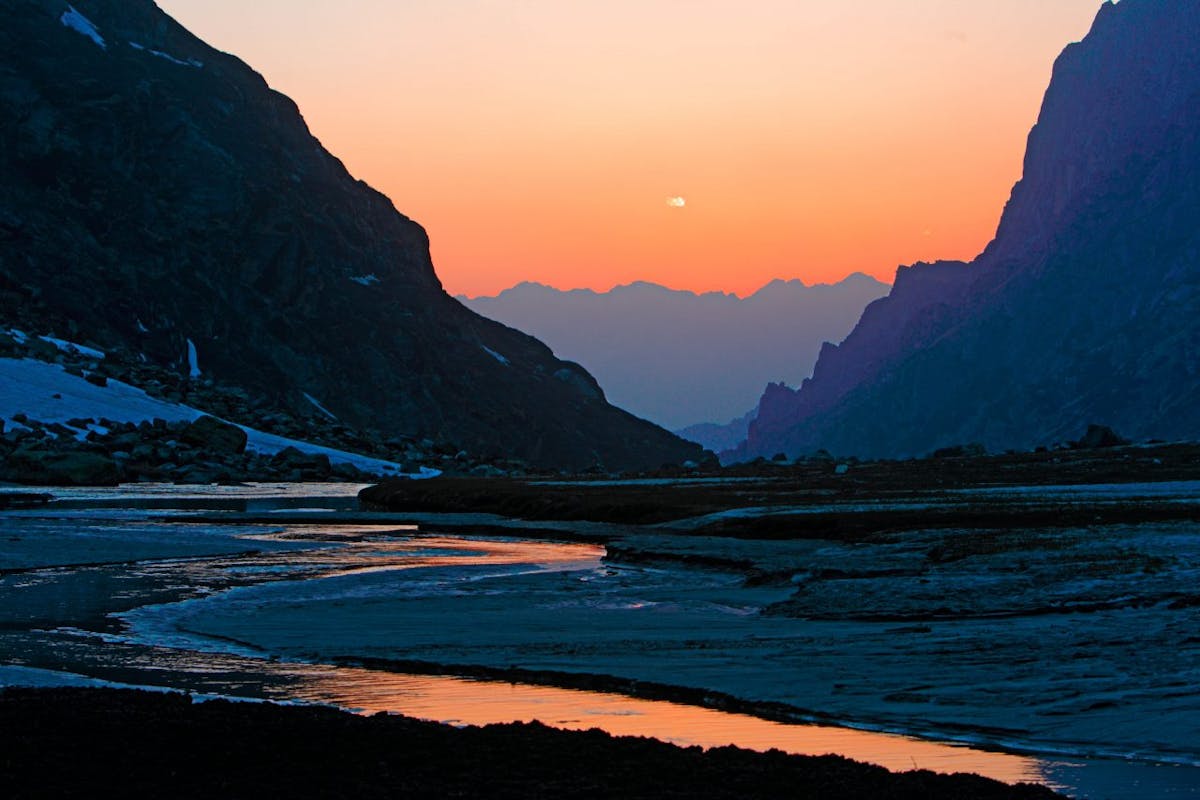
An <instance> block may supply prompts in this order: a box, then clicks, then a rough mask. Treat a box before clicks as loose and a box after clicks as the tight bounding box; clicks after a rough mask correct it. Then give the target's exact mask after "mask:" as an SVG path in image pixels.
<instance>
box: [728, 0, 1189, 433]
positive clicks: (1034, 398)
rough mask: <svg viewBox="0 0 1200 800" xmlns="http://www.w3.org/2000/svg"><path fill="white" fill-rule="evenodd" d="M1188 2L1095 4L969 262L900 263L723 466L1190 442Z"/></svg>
mask: <svg viewBox="0 0 1200 800" xmlns="http://www.w3.org/2000/svg"><path fill="white" fill-rule="evenodd" d="M1197 42H1200V3H1195V2H1191V1H1190V0H1189V1H1188V2H1183V1H1182V0H1178V1H1168V0H1123V2H1121V3H1119V4H1115V5H1113V4H1106V5H1105V6H1103V7H1102V8H1101V10H1100V13H1099V15H1098V16H1097V18H1096V21H1095V23H1094V25H1093V27H1092V30H1091V32H1090V33H1089V34H1088V36H1087V37H1086V38H1085V39H1084V40H1083V41H1082V42H1080V43H1078V44H1073V45H1071V46H1069V47H1068V48H1067V49H1066V50H1065V51H1064V52H1063V53H1062V55H1061V56H1060V57H1059V58H1058V60H1057V62H1056V63H1055V66H1054V72H1053V77H1052V80H1051V83H1050V87H1049V89H1048V90H1047V92H1046V96H1045V100H1044V103H1043V106H1042V111H1041V114H1040V116H1039V118H1038V122H1037V125H1036V126H1035V127H1034V128H1033V130H1032V132H1031V133H1030V135H1029V143H1028V148H1027V152H1026V157H1025V169H1024V176H1023V177H1022V179H1021V180H1020V182H1018V183H1017V184H1016V186H1014V188H1013V192H1012V196H1011V198H1010V200H1009V202H1008V204H1007V205H1006V207H1005V209H1004V213H1003V216H1002V218H1001V220H1000V224H999V227H998V230H997V233H996V238H995V239H994V240H993V241H992V243H991V244H989V245H988V247H987V249H986V250H985V251H984V252H983V253H982V254H981V255H980V256H979V258H977V259H976V260H975V261H974V262H973V263H971V264H969V265H950V264H936V265H927V264H918V265H915V266H913V267H910V268H901V270H900V272H899V273H898V274H897V280H896V283H895V287H894V289H893V290H892V293H891V294H890V295H889V296H888V297H887V298H884V299H882V300H879V301H877V302H876V303H874V304H872V305H871V306H870V307H868V309H867V311H866V312H865V313H864V314H863V317H862V319H861V320H860V322H859V324H858V326H857V327H856V328H855V329H854V332H853V333H851V334H850V336H849V337H847V339H846V340H845V341H844V342H843V343H842V344H841V345H840V346H838V347H836V348H835V347H833V346H832V345H830V346H827V347H826V349H825V350H824V351H823V352H822V354H821V358H820V359H819V360H818V363H817V366H816V369H815V371H814V376H813V378H812V380H811V381H809V382H806V383H805V384H804V385H803V386H802V387H801V388H800V389H799V390H798V391H792V390H788V389H783V390H782V391H781V390H780V388H779V387H774V388H773V389H772V390H770V391H769V392H768V394H767V395H764V397H763V402H762V404H761V405H760V408H759V416H758V419H757V421H756V422H755V423H754V424H752V425H751V428H750V436H749V440H748V442H747V444H746V445H745V446H743V447H742V448H740V449H739V450H738V451H737V453H736V455H737V456H753V455H770V454H771V453H774V452H776V451H779V450H786V451H788V452H790V453H793V454H799V453H804V452H810V451H812V450H815V449H817V448H820V447H825V448H828V449H830V450H833V451H835V452H841V453H854V454H858V455H864V456H866V455H870V456H904V455H914V454H923V453H926V452H928V451H930V450H932V449H934V448H936V447H940V446H944V445H948V444H953V443H959V442H966V441H980V442H983V443H984V444H986V445H987V446H988V447H989V448H992V449H1002V448H1009V447H1029V446H1033V445H1036V444H1040V443H1046V442H1050V441H1054V440H1061V439H1065V438H1069V437H1074V436H1075V435H1078V434H1079V433H1080V432H1081V431H1082V429H1083V427H1084V425H1085V423H1087V422H1089V421H1097V422H1104V423H1107V424H1110V425H1113V426H1115V427H1116V428H1117V429H1118V430H1120V431H1122V432H1123V433H1125V434H1127V435H1131V436H1134V437H1155V436H1157V437H1163V438H1179V437H1188V438H1195V437H1197V436H1200V402H1198V401H1200V380H1198V376H1200V314H1198V312H1200V235H1198V231H1200V47H1197V44H1196V43H1197Z"/></svg>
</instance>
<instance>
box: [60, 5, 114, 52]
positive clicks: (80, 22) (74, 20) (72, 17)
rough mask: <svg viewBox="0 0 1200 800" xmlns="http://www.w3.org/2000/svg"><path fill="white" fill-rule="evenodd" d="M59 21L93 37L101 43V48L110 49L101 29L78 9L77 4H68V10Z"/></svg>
mask: <svg viewBox="0 0 1200 800" xmlns="http://www.w3.org/2000/svg"><path fill="white" fill-rule="evenodd" d="M58 21H59V22H61V23H62V24H63V25H66V26H67V27H68V28H70V29H71V30H73V31H75V32H76V33H79V34H82V35H84V36H86V37H87V38H89V39H91V40H92V41H93V42H95V43H96V44H97V45H99V47H100V49H101V50H107V49H108V44H107V43H105V41H104V37H103V36H101V35H100V30H99V29H98V28H97V27H96V25H95V24H94V23H93V22H92V21H91V20H90V19H88V18H87V17H85V16H84V15H83V14H80V13H79V12H78V11H76V10H75V6H67V10H66V11H64V12H63V15H62V16H61V17H59V18H58Z"/></svg>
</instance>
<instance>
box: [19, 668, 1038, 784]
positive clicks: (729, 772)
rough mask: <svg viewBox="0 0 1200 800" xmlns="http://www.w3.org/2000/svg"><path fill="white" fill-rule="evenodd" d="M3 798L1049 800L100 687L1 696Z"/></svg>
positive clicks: (732, 756) (735, 756) (513, 730)
mask: <svg viewBox="0 0 1200 800" xmlns="http://www.w3.org/2000/svg"><path fill="white" fill-rule="evenodd" d="M0 796H3V797H6V798H10V800H17V798H28V797H96V796H120V797H179V798H190V797H197V798H199V797H205V798H212V797H222V798H224V797H282V798H308V797H322V798H327V797H347V798H349V797H353V798H374V797H397V798H399V797H403V798H411V797H439V798H440V797H462V798H534V797H545V798H571V797H620V798H671V797H680V798H682V797H688V798H755V797H763V798H766V797H771V798H780V797H797V798H825V799H827V800H830V799H831V800H836V799H837V798H866V797H870V798H914V799H915V798H980V799H981V800H983V799H984V798H1053V797H1057V796H1058V795H1055V794H1054V793H1053V792H1051V791H1050V790H1048V789H1045V788H1043V787H1035V786H1028V785H1022V786H1016V787H1011V786H1006V785H1004V784H1002V783H998V782H996V781H992V780H988V779H986V778H980V777H977V776H974V775H938V774H935V773H932V772H928V771H914V772H908V773H903V774H895V773H890V772H888V771H887V770H885V769H883V768H881V767H873V766H869V765H866V764H860V763H857V762H854V761H850V760H848V759H845V758H841V757H838V756H823V757H820V758H812V757H803V756H791V755H784V754H782V753H778V752H772V753H755V752H752V751H749V750H740V749H737V748H733V747H726V748H720V749H714V750H710V751H708V752H703V751H701V750H700V749H699V748H695V747H693V748H687V749H684V748H680V747H675V746H673V745H668V744H664V743H662V742H658V741H655V740H652V739H635V738H614V737H611V736H609V735H608V734H605V733H602V732H599V731H589V732H586V733H581V732H570V731H559V730H554V729H551V728H547V727H544V726H542V725H539V724H537V723H533V724H514V725H491V726H488V727H485V728H466V729H459V728H453V727H450V726H447V725H439V724H436V723H431V722H420V721H417V720H413V719H409V718H406V717H399V716H383V715H376V716H373V717H360V716H355V715H353V714H348V713H345V712H341V711H335V710H332V709H326V708H313V707H300V706H277V705H271V704H252V703H231V702H225V701H211V702H204V703H192V702H191V701H190V699H189V698H188V697H187V696H184V695H176V694H158V693H151V692H138V691H126V690H108V689H19V690H18V689H10V690H7V691H5V692H4V693H2V694H0Z"/></svg>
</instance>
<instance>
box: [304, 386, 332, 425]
mask: <svg viewBox="0 0 1200 800" xmlns="http://www.w3.org/2000/svg"><path fill="white" fill-rule="evenodd" d="M302 394H303V395H304V399H305V400H307V401H308V402H310V403H312V404H313V408H315V409H317V411H320V412H321V413H322V414H324V415H325V416H327V417H329V418H330V419H333V420H336V419H337V417H336V416H334V414H333V412H332V411H330V410H329V409H328V408H326V407H325V406H323V405H321V404H320V403H319V402H318V401H317V398H315V397H313V396H312V395H311V394H309V393H308V392H302Z"/></svg>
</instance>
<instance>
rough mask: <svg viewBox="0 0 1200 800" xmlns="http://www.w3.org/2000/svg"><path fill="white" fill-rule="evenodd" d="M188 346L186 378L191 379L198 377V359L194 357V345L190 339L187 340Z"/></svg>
mask: <svg viewBox="0 0 1200 800" xmlns="http://www.w3.org/2000/svg"><path fill="white" fill-rule="evenodd" d="M187 346H188V376H189V377H191V378H199V377H200V358H199V356H197V355H196V343H195V342H193V341H192V340H191V339H188V340H187Z"/></svg>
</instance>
